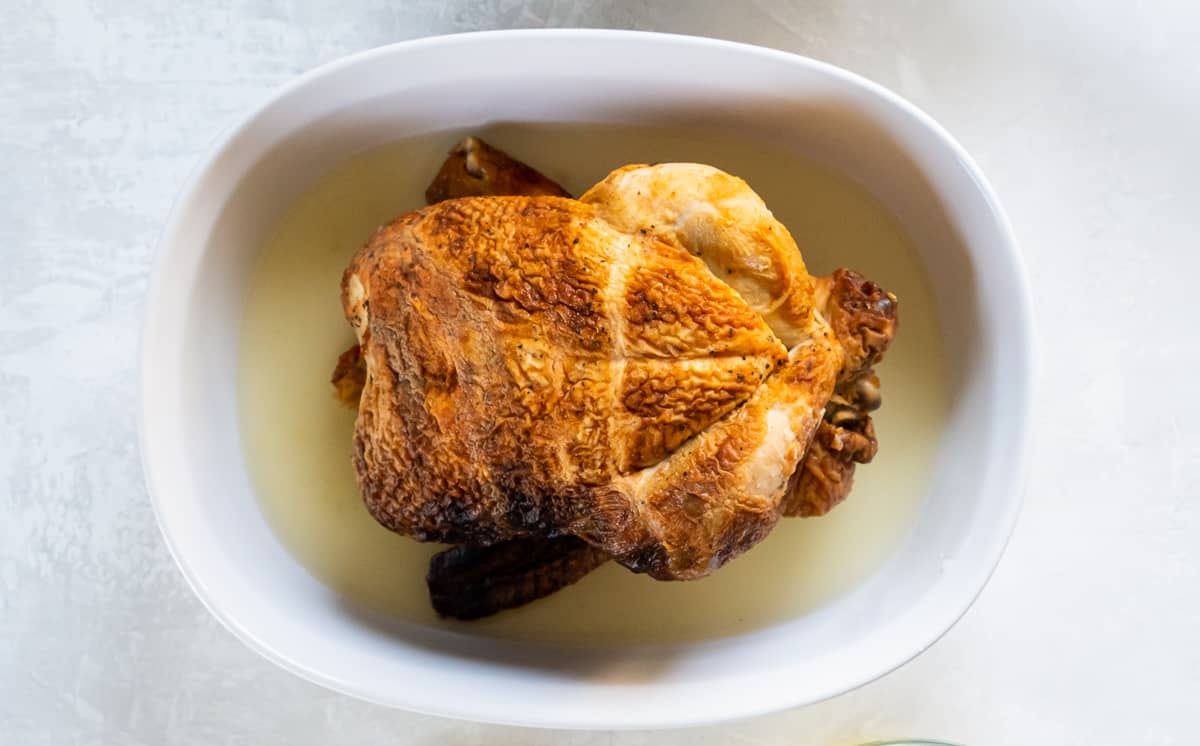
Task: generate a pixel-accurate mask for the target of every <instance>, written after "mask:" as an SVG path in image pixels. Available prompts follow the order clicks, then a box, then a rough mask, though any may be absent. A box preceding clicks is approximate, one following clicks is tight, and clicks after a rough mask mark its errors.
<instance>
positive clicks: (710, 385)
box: [335, 153, 895, 579]
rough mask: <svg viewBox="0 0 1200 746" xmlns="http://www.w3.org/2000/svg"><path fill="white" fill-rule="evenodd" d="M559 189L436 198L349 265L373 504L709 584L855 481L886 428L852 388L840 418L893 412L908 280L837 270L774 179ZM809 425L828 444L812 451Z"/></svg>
mask: <svg viewBox="0 0 1200 746" xmlns="http://www.w3.org/2000/svg"><path fill="white" fill-rule="evenodd" d="M469 155H470V154H469V153H468V157H469ZM436 183H437V182H435V184H436ZM555 186H556V185H555ZM555 193H556V192H555V191H554V190H553V189H545V190H543V191H540V192H539V196H532V197H497V196H488V197H467V198H461V199H451V200H448V201H443V202H439V203H438V204H435V205H433V206H431V207H428V208H425V209H423V210H420V211H417V212H414V213H410V214H408V215H405V216H403V217H401V218H399V219H398V220H396V221H394V222H393V223H391V224H389V225H386V226H383V227H381V228H380V229H379V230H378V231H377V232H376V233H375V235H374V236H373V237H372V238H371V240H370V241H369V243H368V244H367V246H365V247H364V248H363V250H362V251H360V252H359V254H358V255H356V256H355V258H354V259H353V260H352V261H351V263H350V266H349V267H348V268H347V270H346V272H345V275H344V278H343V305H344V309H345V312H346V315H347V318H348V319H349V320H350V322H351V324H352V325H353V327H354V329H355V332H356V334H357V336H358V340H359V348H358V351H352V352H353V354H354V356H355V360H354V361H351V362H352V363H353V364H357V363H358V357H359V356H361V362H362V363H363V364H365V378H364V379H363V380H362V381H361V396H360V398H359V403H358V408H359V413H358V420H357V423H356V429H355V466H356V470H357V474H358V479H359V484H360V488H361V489H362V492H363V496H364V499H365V501H366V504H367V506H368V508H369V510H370V511H371V513H372V514H373V515H374V516H375V518H376V519H377V520H379V521H380V522H381V523H383V524H384V525H385V526H387V527H388V528H391V529H393V530H396V531H399V532H402V533H405V534H409V535H412V536H414V537H416V538H418V539H421V540H433V541H445V542H451V543H461V544H466V545H472V546H488V545H496V544H499V543H500V542H504V541H506V540H511V539H522V538H531V539H540V540H545V539H551V538H554V537H576V539H574V540H573V541H575V542H577V543H576V544H574V545H571V546H578V547H583V548H585V549H586V550H587V551H588V552H590V553H591V555H592V556H594V557H595V558H596V559H595V560H594V561H593V560H589V561H588V562H587V563H583V564H581V565H580V566H581V567H582V568H583V569H582V572H586V571H587V569H590V567H594V566H595V564H597V563H598V562H599V561H603V559H606V558H608V557H612V558H615V559H616V560H617V561H618V562H620V563H622V564H623V565H625V566H626V567H629V568H630V569H632V570H635V571H639V572H647V573H649V574H651V575H652V576H654V577H656V578H660V579H689V578H696V577H701V576H703V575H705V574H707V573H709V572H711V571H712V570H713V569H715V568H717V567H719V566H720V565H721V564H723V563H724V562H725V561H727V560H728V559H730V558H731V557H734V556H736V555H737V554H739V553H741V552H743V551H745V550H746V549H748V548H750V547H751V546H753V545H754V544H755V543H756V542H758V541H759V540H761V539H762V538H763V537H764V536H765V535H766V534H767V533H768V532H769V531H770V530H771V528H772V527H773V526H774V524H775V523H776V521H777V520H778V519H779V517H780V515H781V514H784V513H788V514H805V513H806V511H807V512H808V513H815V512H824V510H827V509H828V507H830V504H829V503H830V502H831V501H832V502H836V500H837V499H840V498H841V497H844V493H845V490H846V489H848V486H849V483H848V479H846V480H845V483H844V485H843V484H841V482H840V481H838V480H842V479H843V476H844V475H845V474H846V470H845V469H844V468H843V466H842V465H844V464H851V463H852V461H854V460H863V458H862V457H863V455H864V452H863V451H862V450H861V449H862V448H867V449H870V453H869V454H866V456H865V458H866V459H867V460H869V457H870V455H872V454H873V448H874V438H873V432H867V430H864V429H863V428H862V427H859V428H858V430H857V431H855V430H853V428H847V427H845V426H844V425H847V424H848V422H849V421H848V420H847V421H844V422H843V423H841V424H834V423H832V422H829V421H825V422H823V420H822V417H823V415H824V414H825V413H826V409H827V405H828V404H829V403H830V400H831V397H835V387H836V388H837V394H836V399H835V402H834V406H835V410H836V413H841V412H849V413H851V416H852V417H853V416H856V415H855V414H854V413H861V412H862V411H869V409H871V408H873V406H871V404H870V402H869V401H868V400H869V399H871V398H872V397H873V396H874V397H876V398H877V393H874V392H873V391H872V387H873V376H872V375H870V366H871V365H873V364H874V363H875V362H878V357H879V355H881V354H882V349H883V348H885V347H886V344H887V341H889V340H890V335H891V332H892V330H893V328H894V317H895V316H894V307H895V298H894V297H893V296H890V295H888V294H885V293H883V292H882V291H880V290H879V289H878V287H877V286H873V284H871V283H866V284H865V285H864V284H863V283H862V282H861V278H857V279H856V278H854V277H850V276H849V275H847V276H843V277H842V278H841V284H842V285H843V286H844V287H842V288H840V289H839V288H838V287H836V285H837V283H836V282H835V283H834V285H833V286H830V285H829V282H828V281H823V282H822V284H821V286H820V287H818V286H817V284H816V283H815V282H814V281H813V279H812V278H811V277H810V276H809V275H808V273H807V271H806V269H805V266H804V263H803V260H802V258H801V255H800V252H799V250H798V249H797V247H796V245H795V243H794V242H793V240H792V239H791V237H790V235H789V234H788V232H787V230H786V229H785V228H784V227H783V225H782V224H780V223H779V222H778V221H776V220H775V219H774V218H773V217H772V215H771V213H770V212H769V211H768V210H767V208H766V207H765V205H764V204H763V203H762V201H761V200H760V199H759V198H758V197H757V195H755V194H754V192H753V191H752V190H751V189H750V188H749V187H748V186H747V185H746V184H745V182H743V181H741V180H740V179H737V178H735V177H733V176H730V175H728V174H725V173H723V172H721V171H719V170H717V169H715V168H712V167H709V166H703V165H698V164H661V165H655V166H627V167H625V168H622V169H618V170H617V171H615V172H613V173H612V174H610V175H609V176H608V177H607V178H606V179H605V180H604V181H602V182H601V183H599V184H597V185H596V186H595V187H593V188H592V189H591V190H589V191H588V192H587V193H586V194H584V195H583V196H582V197H581V198H580V199H579V200H573V199H570V198H566V197H560V196H553V195H554V194H555ZM868 286H869V287H868ZM839 292H840V293H841V295H837V298H839V299H840V300H839V301H838V302H835V303H833V304H832V306H831V305H830V301H829V299H830V297H831V295H836V294H837V293H839ZM855 304H857V305H855ZM864 317H865V318H867V319H868V320H875V321H878V323H874V322H873V321H869V323H863V322H862V318H864ZM839 319H841V320H842V323H839ZM847 319H850V320H852V321H853V323H849V322H847V321H846V320H847ZM831 322H832V323H831ZM339 368H341V366H339ZM864 373H865V375H864ZM335 377H336V376H335ZM356 390H357V389H356ZM864 402H866V403H865V404H864ZM876 405H877V403H876ZM826 419H828V418H826ZM860 422H861V420H860ZM866 423H867V429H868V430H869V419H867V420H866ZM818 429H820V430H821V432H822V434H823V435H824V437H817V438H816V440H815V441H814V434H816V433H817V432H818ZM856 437H857V438H858V439H857V440H856ZM810 443H814V445H813V450H814V451H816V450H819V449H824V452H825V456H822V457H818V458H814V457H813V455H812V454H811V453H810V454H809V458H808V459H806V460H805V467H806V468H805V469H798V465H799V464H800V462H801V459H802V458H803V457H804V456H805V453H806V451H808V450H809V444H810ZM856 449H859V450H856ZM850 468H852V466H851V467H850ZM830 479H832V480H834V481H835V482H837V483H836V484H833V485H832V488H831V487H830V482H829V480H830ZM814 480H817V481H814ZM821 480H825V481H824V482H822V481H821ZM813 485H818V486H819V488H818V489H814V488H813ZM839 490H840V492H839ZM811 494H817V495H819V496H820V497H819V499H820V500H822V501H824V504H823V505H815V506H814V505H813V504H812V498H811V497H806V495H811ZM830 496H832V497H830ZM806 501H807V502H806ZM563 540H564V541H565V538H564V539H563Z"/></svg>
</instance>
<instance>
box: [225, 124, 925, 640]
mask: <svg viewBox="0 0 1200 746" xmlns="http://www.w3.org/2000/svg"><path fill="white" fill-rule="evenodd" d="M462 134H467V133H457V132H450V133H440V134H436V135H427V136H422V137H419V138H414V139H409V140H405V141H402V142H397V143H393V144H390V145H386V146H383V147H380V148H377V149H374V150H371V151H369V152H366V153H362V154H359V155H357V156H355V157H353V158H351V159H349V160H348V161H346V162H344V163H342V164H341V165H339V166H338V167H336V168H334V169H333V170H331V171H330V172H329V173H327V174H325V175H324V176H323V177H322V178H321V179H320V180H319V181H318V182H317V183H316V184H314V185H313V186H312V187H310V188H309V189H308V190H307V191H306V192H305V193H304V194H303V195H302V196H301V197H300V198H299V199H298V200H296V202H295V203H294V204H293V205H292V206H291V207H290V208H289V210H288V212H287V213H286V214H285V215H284V216H283V218H282V219H280V221H279V222H278V224H277V226H276V227H275V230H274V232H273V234H272V236H271V237H270V239H269V240H268V241H267V243H266V245H265V246H264V247H262V251H261V257H260V258H259V261H258V266H257V267H256V269H255V274H254V277H253V278H252V281H251V284H250V289H249V295H248V298H247V305H246V312H245V319H244V322H243V330H242V341H241V350H240V355H239V400H240V404H239V406H240V410H241V411H240V414H241V435H242V440H243V445H244V448H245V452H246V458H247V462H248V464H249V466H250V471H251V477H252V480H253V483H254V486H255V488H256V491H257V493H258V496H259V500H260V502H261V507H262V511H263V513H264V515H265V516H266V518H267V520H268V522H269V523H270V524H271V526H272V527H273V528H274V530H275V532H276V534H277V535H278V536H279V539H280V541H281V542H282V543H283V544H284V545H285V546H286V547H287V549H288V550H289V551H290V552H291V553H292V555H293V556H295V557H296V559H297V560H298V561H299V562H300V563H301V564H302V565H303V566H305V567H306V568H307V569H308V570H309V571H310V572H311V573H312V574H313V575H314V576H316V577H317V578H319V579H320V580H321V581H323V582H324V583H325V584H327V585H328V586H329V587H330V588H332V589H334V590H335V591H336V592H337V593H338V594H340V595H341V596H342V597H344V598H346V599H347V600H349V601H350V602H352V603H356V604H359V605H361V606H364V607H367V608H369V609H371V610H373V611H376V612H380V613H383V614H387V615H390V616H393V617H397V618H401V619H405V620H408V621H413V622H417V623H425V624H445V625H447V626H459V627H463V628H465V629H469V630H471V631H473V632H477V633H481V634H488V635H495V636H501V637H509V638H522V639H537V640H555V641H562V642H587V643H622V642H639V643H648V642H669V641H679V640H693V639H705V638H715V637H720V636H724V635H729V634H736V633H739V632H744V631H748V630H752V629H756V628H761V627H764V626H767V625H770V624H773V623H778V622H781V621H784V620H786V619H789V618H793V617H795V616H797V615H801V614H804V613H806V612H808V611H811V610H813V609H816V608H818V607H820V606H821V605H822V604H825V603H828V602H829V601H830V600H832V599H834V598H835V597H837V596H838V595H840V594H843V593H846V592H848V591H849V590H851V589H853V588H854V587H855V586H856V585H857V584H859V583H861V582H862V581H864V580H865V579H866V578H867V577H868V576H869V575H870V574H871V572H872V571H873V570H874V569H875V568H877V567H878V566H879V565H880V564H881V563H882V562H883V561H884V560H885V559H886V558H887V556H888V555H889V554H890V553H891V552H892V551H894V550H895V549H896V548H897V547H898V546H899V544H900V542H901V541H902V540H903V538H904V536H905V535H906V533H907V531H908V529H909V527H910V525H911V523H912V520H913V518H914V517H915V514H916V511H917V509H918V507H919V504H920V501H921V498H922V495H923V494H924V491H925V487H926V484H927V481H928V478H929V475H930V473H931V469H932V465H933V459H934V453H935V449H936V447H937V442H938V439H939V437H940V433H941V428H942V423H943V421H944V417H945V411H946V407H947V402H946V394H945V385H944V380H943V375H944V361H943V354H942V347H941V334H940V331H939V328H938V323H937V318H936V312H935V308H934V304H933V299H932V296H931V293H930V290H929V287H928V284H927V281H926V279H925V277H924V274H923V272H922V270H921V268H920V262H919V260H918V258H917V255H916V252H915V249H914V248H913V247H912V246H911V245H910V243H909V241H908V239H907V238H906V237H905V235H904V233H903V231H902V230H901V228H900V226H899V225H898V224H897V222H896V221H895V220H894V219H893V218H892V217H891V216H890V215H889V214H888V213H887V211H886V210H885V209H884V208H883V207H882V206H881V205H880V204H879V203H878V202H877V201H876V200H875V199H874V198H872V197H871V196H870V195H869V194H868V193H867V192H866V191H865V190H864V189H862V188H861V187H859V186H858V185H856V184H855V183H853V182H851V181H849V180H848V179H846V178H844V177H842V176H840V175H838V174H836V173H834V172H832V171H830V170H828V169H826V168H824V167H821V166H819V165H817V164H815V163H812V162H810V161H807V160H803V159H800V158H797V157H796V156H793V155H790V154H787V153H782V152H780V151H778V150H774V149H768V148H765V147H763V146H761V145H758V144H756V143H753V142H747V141H744V140H739V139H736V138H733V137H725V136H714V135H712V134H711V133H700V132H696V133H688V132H680V131H679V130H675V129H672V130H670V131H662V130H654V129H641V128H632V127H618V126H609V125H603V126H601V125H521V126H515V125H512V126H509V125H505V126H497V127H489V128H483V129H480V130H475V131H472V132H471V133H470V134H478V135H480V136H482V137H483V138H484V139H486V140H488V141H489V142H491V143H492V144H494V145H496V146H498V147H500V148H502V149H504V150H507V151H509V152H510V153H511V154H512V155H513V156H515V157H517V158H520V159H523V160H526V161H528V162H529V163H530V164H532V165H533V166H535V167H537V168H538V169H540V170H542V171H543V172H545V173H546V174H547V175H548V176H550V177H551V178H553V179H555V180H557V181H558V182H559V183H561V184H563V185H564V186H565V187H567V188H568V189H569V190H570V191H571V192H572V193H574V194H580V193H582V192H583V191H584V190H585V189H586V188H587V187H588V186H590V185H591V184H593V183H595V182H596V181H598V180H600V179H601V178H603V177H604V176H605V175H606V174H607V173H608V172H609V171H610V170H612V169H613V168H615V167H617V166H621V165H624V164H626V163H638V162H655V161H697V162H704V163H710V164H712V165H714V166H717V167H719V168H722V169H725V170H726V171H729V172H731V173H734V174H737V175H738V176H741V177H742V178H744V179H746V181H748V182H749V183H750V185H751V186H752V187H753V188H754V189H755V190H756V191H757V192H758V193H759V194H760V195H761V196H762V197H763V199H764V200H765V201H766V203H767V205H768V206H769V207H770V208H771V210H772V211H773V212H774V213H775V215H776V217H778V218H779V219H780V220H781V221H782V222H783V223H784V224H785V225H787V227H788V228H789V230H790V231H791V232H792V235H793V236H794V237H795V239H796V242H797V243H798V244H799V245H800V248H801V250H802V251H803V252H804V259H805V262H806V263H807V265H808V268H809V271H810V272H812V273H813V274H814V275H821V274H825V273H827V272H829V271H831V270H833V269H835V268H837V267H842V266H844V267H850V268H853V269H857V270H859V271H860V272H862V273H863V274H865V275H866V276H867V277H869V278H871V279H873V280H876V281H877V282H879V283H880V284H882V285H883V286H884V287H885V288H887V289H888V290H891V291H892V292H894V293H896V294H897V295H898V296H899V298H900V329H899V332H898V334H897V337H896V340H895V342H894V343H893V345H892V348H891V350H890V351H889V353H888V356H887V359H886V361H885V362H884V364H883V365H882V366H880V368H879V373H880V377H881V379H882V381H883V387H882V390H883V396H884V405H883V409H882V410H880V411H879V412H877V413H876V429H877V432H878V435H879V441H880V449H879V455H878V456H877V457H876V459H875V461H874V462H873V463H871V464H869V465H867V466H865V467H859V470H858V473H857V477H856V484H855V487H854V491H853V492H852V493H851V495H850V497H849V498H848V499H847V500H846V502H845V503H843V504H842V505H841V506H839V507H838V508H836V509H835V510H834V511H833V512H832V513H830V514H829V515H828V516H825V517H823V518H820V519H807V520H804V519H785V520H783V521H781V522H780V524H779V525H778V527H776V529H775V530H774V531H773V532H772V534H771V535H770V536H769V537H768V538H767V539H766V540H765V541H763V542H762V543H761V544H759V545H758V546H756V547H755V548H754V549H752V550H751V551H749V552H748V553H746V554H745V555H743V556H742V557H740V558H738V559H736V560H734V561H733V562H731V563H730V564H728V565H727V566H725V567H724V568H722V569H721V570H720V571H718V572H716V573H715V574H713V575H712V576H710V577H708V578H705V579H703V580H699V581H693V582H687V583H663V582H658V581H655V580H652V579H650V578H648V577H645V576H641V575H634V574H632V573H630V572H628V571H626V570H625V569H623V568H621V567H620V566H618V565H616V564H615V563H608V564H606V565H605V566H603V567H601V568H600V569H599V570H598V571H596V572H594V573H592V574H591V575H589V576H588V577H586V578H584V579H583V580H582V581H581V582H579V583H578V584H576V585H575V586H572V587H570V588H568V589H566V590H564V591H562V592H560V593H558V594H555V595H553V596H551V597H549V598H546V599H543V600H540V601H537V602H535V603H533V604H531V605H529V606H526V607H524V608H521V609H517V610H514V611H509V612H505V613H502V614H499V615H497V616H495V617H492V618H489V619H485V620H481V621H477V622H471V623H459V622H442V621H439V620H438V619H437V616H436V615H435V614H434V613H433V611H432V610H431V609H430V607H429V601H428V598H427V596H426V591H425V582H424V578H425V570H426V566H427V563H428V558H429V556H430V555H431V554H432V553H433V552H435V551H437V549H438V548H439V547H437V546H434V545H428V544H419V543H417V542H415V541H412V540H411V539H408V538H406V537H403V536H398V535H396V534H392V533H390V532H389V531H387V530H386V529H384V528H382V527H381V526H379V525H378V524H376V523H375V521H374V520H373V519H372V518H371V517H370V516H369V515H368V514H367V512H366V510H365V509H364V508H363V506H362V503H361V501H360V498H359V495H358V490H357V487H356V486H355V482H354V469H353V466H352V464H351V448H352V446H351V434H352V431H353V427H354V413H353V412H352V411H351V410H349V409H347V408H345V407H344V406H342V405H340V404H339V403H338V402H337V401H336V399H335V398H334V396H333V394H332V390H331V387H330V384H329V374H330V372H331V371H332V370H333V366H334V363H335V362H336V360H337V357H338V354H339V353H341V352H342V351H343V350H344V349H346V348H347V347H349V346H350V345H351V344H353V342H354V335H353V333H352V332H351V331H350V327H349V325H348V324H347V323H346V322H345V320H344V319H343V318H342V312H341V303H340V298H339V290H340V281H341V274H342V270H343V268H344V267H345V265H346V263H347V261H348V260H349V258H350V257H351V255H353V253H354V252H355V251H357V250H358V249H359V247H360V246H362V244H363V242H364V241H365V240H366V239H367V237H368V236H369V235H370V234H371V232H372V231H373V230H374V229H375V228H376V227H377V226H378V225H380V224H382V223H386V222H388V221H390V220H391V219H393V218H395V217H397V216H399V215H401V214H403V213H404V212H407V211H409V210H413V209H416V208H418V207H420V206H422V205H423V204H424V199H423V194H424V190H425V187H426V185H427V184H428V182H429V180H430V179H431V178H432V177H433V175H434V173H436V171H437V169H438V167H439V165H440V164H441V161H442V159H443V158H444V157H445V153H446V151H447V150H448V149H449V148H450V147H451V145H453V143H454V142H456V141H457V140H458V139H459V138H460V137H461V135H462ZM668 620H669V621H668Z"/></svg>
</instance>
